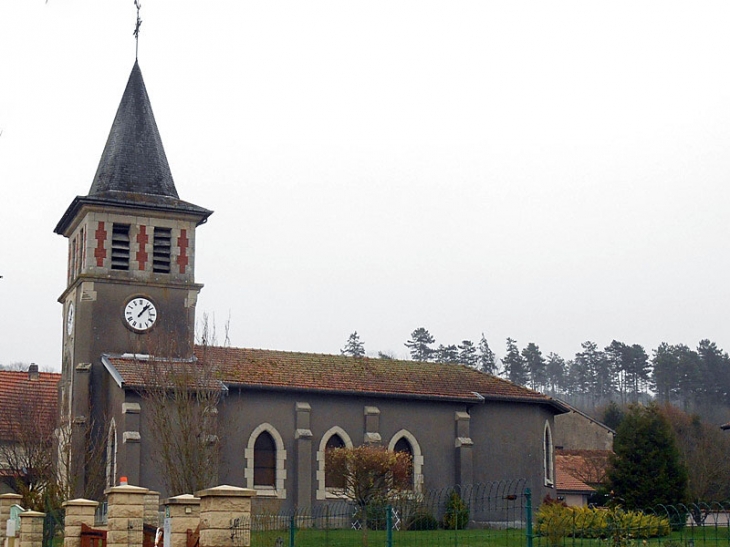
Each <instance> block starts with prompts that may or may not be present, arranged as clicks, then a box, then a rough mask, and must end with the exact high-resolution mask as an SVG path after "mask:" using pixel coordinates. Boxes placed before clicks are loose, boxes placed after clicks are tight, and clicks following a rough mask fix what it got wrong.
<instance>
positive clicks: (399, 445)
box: [393, 437, 413, 482]
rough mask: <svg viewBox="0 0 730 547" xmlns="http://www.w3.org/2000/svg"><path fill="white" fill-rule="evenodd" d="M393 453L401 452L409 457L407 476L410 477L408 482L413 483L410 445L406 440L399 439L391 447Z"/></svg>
mask: <svg viewBox="0 0 730 547" xmlns="http://www.w3.org/2000/svg"><path fill="white" fill-rule="evenodd" d="M393 452H403V453H404V454H408V455H409V456H410V457H411V468H410V469H409V472H408V474H409V476H410V481H409V482H413V447H412V446H411V443H409V442H408V439H406V438H405V437H401V438H400V439H398V442H396V443H395V445H394V446H393Z"/></svg>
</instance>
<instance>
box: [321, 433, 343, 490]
mask: <svg viewBox="0 0 730 547" xmlns="http://www.w3.org/2000/svg"><path fill="white" fill-rule="evenodd" d="M344 447H345V441H343V440H342V437H340V436H339V435H337V434H334V435H332V436H331V437H330V438H329V439H328V440H327V444H326V445H325V449H324V450H325V452H327V451H329V450H334V449H335V448H344ZM324 485H325V488H335V489H340V490H343V489H344V488H345V486H346V485H345V476H344V475H343V474H342V473H337V472H336V471H333V470H332V469H329V468H327V467H325V470H324Z"/></svg>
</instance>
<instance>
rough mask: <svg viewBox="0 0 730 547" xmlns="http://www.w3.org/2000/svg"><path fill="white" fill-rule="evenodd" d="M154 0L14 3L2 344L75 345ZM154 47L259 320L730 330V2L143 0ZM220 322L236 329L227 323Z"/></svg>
mask: <svg viewBox="0 0 730 547" xmlns="http://www.w3.org/2000/svg"><path fill="white" fill-rule="evenodd" d="M135 17H136V11H135V8H134V4H133V0H104V1H103V2H100V1H99V0H48V2H47V3H45V2H43V1H42V0H2V2H0V131H2V134H1V135H0V189H2V194H1V195H0V203H1V204H2V215H0V230H1V235H2V237H0V275H2V276H3V278H2V279H0V363H4V364H8V363H12V362H16V361H23V362H36V363H38V364H40V365H41V366H46V367H53V368H57V369H58V368H60V359H61V333H62V309H61V305H60V304H59V303H58V302H57V298H58V297H59V296H60V294H61V293H62V292H63V290H64V288H65V273H66V253H67V240H65V239H64V238H63V237H61V236H59V235H56V234H54V233H53V228H54V226H55V225H56V223H57V222H58V220H59V219H60V218H61V215H62V214H63V212H64V211H65V209H66V207H67V206H68V205H69V204H70V203H71V201H72V200H73V198H74V197H75V196H77V195H85V194H87V193H88V191H89V187H90V186H91V182H92V179H93V176H94V173H95V171H96V166H97V163H98V161H99V157H100V155H101V152H102V149H103V147H104V143H105V142H106V138H107V135H108V132H109V129H110V127H111V123H112V120H113V118H114V115H115V113H116V109H117V106H118V104H119V101H120V99H121V96H122V92H123V90H124V87H125V85H126V81H127V78H128V76H129V73H130V71H131V69H132V66H133V63H134V56H135V43H134V38H133V36H132V32H133V30H134V22H135ZM141 18H142V20H143V23H142V27H141V35H140V41H139V63H140V67H141V69H142V73H143V76H144V79H145V82H146V85H147V90H148V92H149V95H150V98H151V101H152V106H153V109H154V113H155V117H156V119H157V124H158V127H159V130H160V134H161V136H162V140H163V143H164V146H165V150H166V152H167V157H168V160H169V162H170V166H171V169H172V173H173V176H174V179H175V183H176V186H177V189H178V192H179V194H180V196H181V198H182V199H185V200H187V201H191V202H193V203H195V204H197V205H201V206H203V207H206V208H209V209H213V210H214V211H215V213H214V214H213V216H211V217H210V219H209V222H208V223H207V224H206V225H203V226H201V227H200V228H199V229H198V232H197V237H198V240H197V249H196V252H197V256H196V260H197V262H196V280H197V281H198V282H201V283H204V284H205V288H204V289H203V291H202V293H201V296H200V300H199V303H198V308H197V313H198V317H200V316H201V315H202V314H203V313H207V314H209V315H210V316H214V317H215V322H216V324H217V326H218V329H219V331H221V330H222V326H223V324H224V323H225V322H226V320H227V318H228V317H229V316H230V325H231V329H230V338H231V343H232V345H234V346H242V347H257V348H270V349H283V350H295V351H307V352H321V353H337V352H339V350H340V348H342V347H343V345H344V344H345V341H346V339H347V337H348V335H349V334H350V333H351V332H353V331H355V330H357V332H358V333H359V334H360V336H361V339H362V340H363V342H364V343H365V349H366V350H367V351H368V352H369V353H373V354H374V353H375V352H377V351H379V350H380V351H386V352H392V353H394V354H395V355H397V356H401V357H406V356H407V349H406V348H405V347H404V346H403V343H404V342H405V341H406V340H407V339H408V337H409V335H410V333H411V331H413V330H414V329H415V328H416V327H420V326H423V327H426V328H427V329H429V330H430V332H431V333H432V334H433V335H434V336H435V338H436V342H437V344H438V343H443V344H450V343H459V342H460V341H461V340H463V339H471V340H473V341H474V342H477V341H478V339H479V337H480V336H481V333H482V332H483V333H484V334H485V335H486V337H487V339H488V340H489V342H490V345H491V346H492V348H493V349H494V350H495V351H496V352H497V354H498V355H499V356H502V355H503V354H504V351H505V350H504V346H505V338H506V337H508V336H510V337H512V338H515V339H516V340H517V342H518V345H519V346H520V347H524V346H525V345H526V344H527V343H528V342H535V343H537V344H538V345H539V346H540V348H541V349H542V351H543V353H544V354H547V353H548V352H551V351H552V352H556V353H559V354H560V355H562V356H563V357H565V358H569V357H572V356H573V355H574V354H575V353H576V352H577V351H580V344H581V342H584V341H586V340H592V341H595V342H596V343H598V344H599V346H605V345H607V344H609V343H610V342H611V340H613V339H617V340H620V341H622V342H625V343H629V344H641V345H643V346H644V347H645V348H646V350H647V351H650V350H651V349H653V348H656V346H657V345H658V344H659V343H660V342H662V341H666V342H669V343H685V344H688V345H690V346H692V347H695V346H696V344H697V342H698V341H699V340H700V339H702V338H710V339H711V340H713V341H715V342H717V343H718V345H720V346H721V347H722V348H724V349H730V313H729V308H730V306H729V304H730V283H729V280H730V256H729V255H728V231H729V230H728V220H729V219H728V204H729V198H730V184H729V182H730V62H729V61H730V31H728V28H730V3H728V2H727V1H722V2H689V1H688V2H672V1H656V2H637V1H636V0H632V1H626V2H621V1H610V2H608V1H606V2H599V1H595V2H586V1H585V0H578V1H575V2H567V1H550V2H545V1H535V2H521V1H505V2H490V1H486V0H479V1H475V2H469V1H458V0H457V1H454V0H449V1H431V2H429V1H418V2H415V1H414V2H409V1H397V0H396V1H393V0H389V1H369V2H343V1H341V0H337V1H331V2H323V1H318V0H314V1H301V0H298V1H291V2H288V1H268V2H263V1H256V2H253V1H243V2H233V1H229V0H222V1H219V2H200V1H196V2H193V1H189V0H176V1H175V2H170V1H166V2H162V1H161V0H142V9H141ZM219 337H220V333H219Z"/></svg>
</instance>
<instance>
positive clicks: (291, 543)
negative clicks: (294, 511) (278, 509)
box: [289, 515, 297, 547]
mask: <svg viewBox="0 0 730 547" xmlns="http://www.w3.org/2000/svg"><path fill="white" fill-rule="evenodd" d="M296 525H297V520H296V516H295V515H292V516H291V519H290V520H289V547H294V535H295V533H296Z"/></svg>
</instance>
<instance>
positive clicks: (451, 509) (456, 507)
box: [443, 490, 469, 530]
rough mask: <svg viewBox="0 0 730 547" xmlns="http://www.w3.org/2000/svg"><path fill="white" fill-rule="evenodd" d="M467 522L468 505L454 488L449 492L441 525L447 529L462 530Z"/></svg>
mask: <svg viewBox="0 0 730 547" xmlns="http://www.w3.org/2000/svg"><path fill="white" fill-rule="evenodd" d="M467 524H469V507H467V505H466V503H464V500H462V499H461V496H460V495H459V493H458V492H457V491H456V490H452V491H451V494H449V501H447V502H446V513H445V514H444V519H443V525H444V528H446V529H447V530H463V529H464V528H466V526H467Z"/></svg>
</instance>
